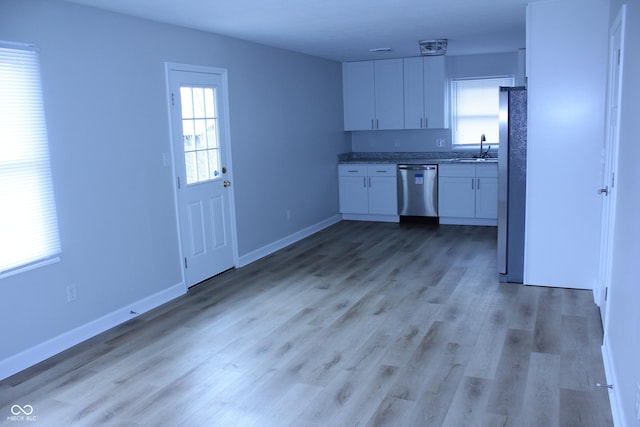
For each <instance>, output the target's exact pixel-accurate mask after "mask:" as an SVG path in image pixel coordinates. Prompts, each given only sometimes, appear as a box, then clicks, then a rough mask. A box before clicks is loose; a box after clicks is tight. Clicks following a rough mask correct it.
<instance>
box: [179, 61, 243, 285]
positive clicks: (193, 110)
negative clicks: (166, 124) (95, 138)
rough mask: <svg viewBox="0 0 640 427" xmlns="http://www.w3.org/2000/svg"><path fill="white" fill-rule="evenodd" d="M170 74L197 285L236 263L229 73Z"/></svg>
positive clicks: (188, 268)
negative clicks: (228, 90)
mask: <svg viewBox="0 0 640 427" xmlns="http://www.w3.org/2000/svg"><path fill="white" fill-rule="evenodd" d="M167 69H168V80H169V100H170V112H171V133H172V137H171V140H172V150H173V160H174V162H173V163H174V169H175V174H176V189H177V190H176V205H177V212H178V224H179V231H180V242H181V249H182V250H181V252H182V256H183V260H182V264H183V269H184V276H185V283H186V285H187V286H193V285H195V284H197V283H199V282H201V281H203V280H205V279H207V278H209V277H211V276H214V275H216V274H218V273H221V272H222V271H225V270H227V269H229V268H232V267H233V266H234V260H235V258H236V252H235V231H234V229H232V212H233V211H234V210H233V209H232V208H233V206H232V200H233V197H232V196H233V194H232V192H231V178H230V176H231V175H230V170H231V164H230V161H229V160H230V159H229V156H230V151H229V141H228V138H229V133H228V129H227V127H228V121H227V115H226V114H227V112H226V104H227V103H226V93H225V92H226V78H225V77H226V74H225V72H224V70H217V69H210V70H209V69H206V70H199V71H197V72H194V71H185V70H182V69H179V67H178V69H176V68H175V67H174V68H172V66H171V65H170V64H169V65H168V66H167Z"/></svg>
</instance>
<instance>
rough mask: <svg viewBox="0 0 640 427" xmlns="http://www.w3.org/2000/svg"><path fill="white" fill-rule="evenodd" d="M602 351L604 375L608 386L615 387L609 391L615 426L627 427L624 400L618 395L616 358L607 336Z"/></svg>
mask: <svg viewBox="0 0 640 427" xmlns="http://www.w3.org/2000/svg"><path fill="white" fill-rule="evenodd" d="M600 349H601V352H602V362H603V364H604V375H605V378H606V381H607V384H613V385H614V387H613V388H612V389H609V405H610V406H611V417H612V418H613V425H614V426H616V427H626V426H627V423H626V421H625V418H624V410H623V407H622V399H621V398H620V393H618V390H619V389H618V387H616V386H615V385H616V384H620V383H619V382H618V378H617V375H616V369H615V366H614V363H613V360H614V358H613V355H612V354H611V348H610V347H609V345H608V342H607V338H606V336H605V339H604V344H602V347H600Z"/></svg>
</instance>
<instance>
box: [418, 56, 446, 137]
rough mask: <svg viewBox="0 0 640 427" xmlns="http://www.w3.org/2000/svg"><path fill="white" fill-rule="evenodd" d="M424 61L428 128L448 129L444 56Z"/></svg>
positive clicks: (425, 104)
mask: <svg viewBox="0 0 640 427" xmlns="http://www.w3.org/2000/svg"><path fill="white" fill-rule="evenodd" d="M423 59H424V106H425V107H424V109H425V115H426V122H427V123H426V125H425V127H427V128H446V127H447V126H448V124H447V120H446V118H447V114H446V109H447V102H446V99H447V98H446V93H447V73H446V65H445V62H444V56H434V57H430V58H423Z"/></svg>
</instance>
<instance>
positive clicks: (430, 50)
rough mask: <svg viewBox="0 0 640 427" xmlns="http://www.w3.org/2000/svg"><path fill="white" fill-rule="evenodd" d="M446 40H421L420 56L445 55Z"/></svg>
mask: <svg viewBox="0 0 640 427" xmlns="http://www.w3.org/2000/svg"><path fill="white" fill-rule="evenodd" d="M447 42H448V40H447V39H435V40H421V41H419V42H418V44H419V45H420V55H422V56H438V55H444V54H445V53H447Z"/></svg>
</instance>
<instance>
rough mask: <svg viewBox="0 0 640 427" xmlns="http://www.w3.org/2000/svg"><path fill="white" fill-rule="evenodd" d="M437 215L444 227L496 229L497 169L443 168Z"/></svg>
mask: <svg viewBox="0 0 640 427" xmlns="http://www.w3.org/2000/svg"><path fill="white" fill-rule="evenodd" d="M438 214H439V216H440V223H441V224H470V225H497V221H498V165H497V164H495V163H488V164H480V165H475V164H451V165H447V164H444V165H440V168H439V170H438Z"/></svg>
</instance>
